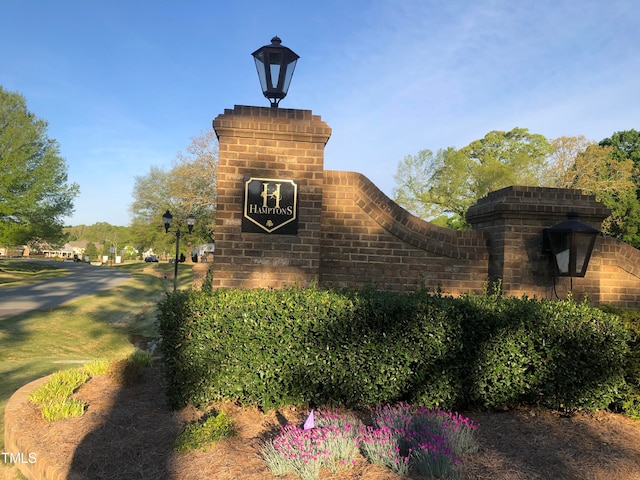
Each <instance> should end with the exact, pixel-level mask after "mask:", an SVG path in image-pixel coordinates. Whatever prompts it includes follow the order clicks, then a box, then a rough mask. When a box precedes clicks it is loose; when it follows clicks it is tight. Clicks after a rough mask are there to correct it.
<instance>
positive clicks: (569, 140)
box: [542, 135, 596, 188]
mask: <svg viewBox="0 0 640 480" xmlns="http://www.w3.org/2000/svg"><path fill="white" fill-rule="evenodd" d="M595 144H596V142H594V141H593V140H587V138H586V137H585V136H584V135H579V136H577V137H558V138H555V139H553V140H551V147H552V148H553V151H552V152H551V155H549V157H548V158H547V167H546V170H545V171H544V179H543V181H542V185H546V186H549V187H558V188H574V184H575V163H576V158H577V157H578V155H579V154H581V153H582V152H584V151H585V150H586V149H587V147H589V146H591V145H595Z"/></svg>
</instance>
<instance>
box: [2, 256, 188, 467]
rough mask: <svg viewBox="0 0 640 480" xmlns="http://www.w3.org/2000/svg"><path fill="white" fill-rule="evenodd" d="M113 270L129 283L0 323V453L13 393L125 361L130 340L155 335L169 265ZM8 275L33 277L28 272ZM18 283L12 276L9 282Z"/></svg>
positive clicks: (182, 282)
mask: <svg viewBox="0 0 640 480" xmlns="http://www.w3.org/2000/svg"><path fill="white" fill-rule="evenodd" d="M9 263H11V264H12V265H13V264H14V262H13V261H9ZM15 263H24V264H29V263H30V262H15ZM3 264H4V262H2V264H0V268H2V266H3ZM36 265H41V264H36ZM102 268H108V267H102ZM113 268H118V269H120V270H125V271H128V272H129V273H131V275H132V278H131V280H129V281H128V282H127V283H125V284H123V285H121V286H119V287H117V288H114V289H111V290H105V291H102V292H97V293H96V294H94V295H90V296H86V297H82V298H80V299H78V300H76V301H73V302H70V303H67V304H65V305H62V306H60V307H58V308H54V309H53V310H52V311H48V312H47V311H44V312H33V313H30V314H25V315H18V316H15V317H10V318H7V319H4V320H0V378H1V379H2V381H1V382H0V432H1V434H0V451H4V450H3V447H4V409H5V407H6V404H7V401H8V400H9V398H10V397H11V395H12V394H13V393H14V392H15V391H16V390H17V389H19V388H20V387H22V386H23V385H25V384H27V383H29V382H31V381H32V380H35V379H37V378H40V377H43V376H46V375H49V374H51V373H53V372H55V371H57V370H62V369H66V368H73V367H76V366H78V364H81V363H84V362H85V361H87V360H91V359H95V358H109V359H111V358H116V357H123V356H126V355H127V354H129V353H131V352H132V351H133V346H132V344H131V342H130V341H129V339H130V337H131V336H134V335H141V336H145V337H155V336H157V330H156V325H155V320H156V305H157V302H158V301H159V300H160V299H161V298H162V296H163V295H164V292H165V291H167V290H168V289H169V288H171V289H172V288H173V280H172V277H173V265H169V264H154V265H149V264H145V263H132V264H125V265H120V266H116V267H113ZM143 270H145V273H143ZM12 271H13V272H14V273H13V275H17V276H19V275H24V276H25V277H27V278H32V277H29V275H32V274H31V273H29V272H22V273H17V274H16V273H15V271H16V269H13V270H12ZM165 271H166V272H165ZM147 272H149V273H147ZM150 273H151V274H150ZM165 273H166V275H167V279H165V278H163V277H164V275H165ZM40 278H42V277H40ZM178 280H179V286H180V288H188V287H189V286H190V280H191V268H190V266H188V265H180V274H179V278H178ZM0 281H1V280H0ZM19 281H21V280H20V279H19V278H17V277H14V280H13V282H19ZM14 284H15V283H14ZM0 463H2V462H0ZM3 470H4V472H3ZM7 470H14V469H13V468H11V469H9V468H7V467H6V466H0V478H12V477H6V475H5V476H3V473H4V474H6V473H7ZM15 470H16V472H17V469H15Z"/></svg>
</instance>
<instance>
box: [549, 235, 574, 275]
mask: <svg viewBox="0 0 640 480" xmlns="http://www.w3.org/2000/svg"><path fill="white" fill-rule="evenodd" d="M549 242H550V244H551V245H550V246H551V251H552V252H553V255H554V257H555V263H556V266H557V267H558V273H560V275H567V274H569V262H570V259H571V257H570V252H571V248H570V247H571V235H570V234H555V235H551V236H550V237H549Z"/></svg>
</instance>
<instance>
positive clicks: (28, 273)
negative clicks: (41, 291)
mask: <svg viewBox="0 0 640 480" xmlns="http://www.w3.org/2000/svg"><path fill="white" fill-rule="evenodd" d="M61 267H62V265H61V264H60V263H58V262H46V263H45V262H32V261H25V260H21V259H16V260H6V259H5V260H0V287H5V286H9V287H15V286H18V285H24V284H25V283H31V282H39V281H41V280H46V279H47V278H53V277H60V276H62V275H66V274H67V273H68V272H67V270H66V269H64V268H61Z"/></svg>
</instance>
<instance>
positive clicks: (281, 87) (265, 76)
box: [251, 37, 300, 108]
mask: <svg viewBox="0 0 640 480" xmlns="http://www.w3.org/2000/svg"><path fill="white" fill-rule="evenodd" d="M281 43H282V40H280V39H279V38H278V37H273V38H272V39H271V45H265V46H264V47H262V48H259V49H258V50H256V51H255V52H253V53H252V54H251V55H253V58H254V60H255V62H256V68H257V70H258V77H260V86H261V87H262V93H263V94H264V96H265V97H267V98H268V99H269V100H270V101H271V106H272V107H273V108H278V103H279V102H280V100H282V99H283V98H284V97H286V96H287V91H288V90H289V84H290V83H291V77H293V71H294V70H295V68H296V62H297V61H298V58H300V57H299V56H298V55H297V54H296V53H295V52H294V51H293V50H291V49H290V48H287V47H285V46H283V45H281Z"/></svg>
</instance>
